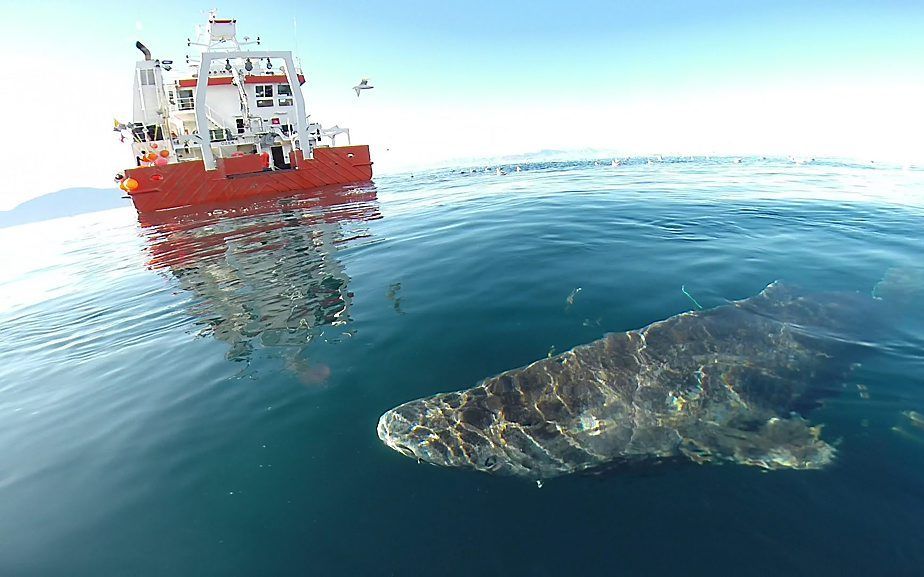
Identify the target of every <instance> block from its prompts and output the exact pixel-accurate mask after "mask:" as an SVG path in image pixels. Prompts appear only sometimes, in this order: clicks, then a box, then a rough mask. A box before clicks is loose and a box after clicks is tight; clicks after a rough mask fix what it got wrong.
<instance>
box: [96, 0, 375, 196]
mask: <svg viewBox="0 0 924 577" xmlns="http://www.w3.org/2000/svg"><path fill="white" fill-rule="evenodd" d="M187 44H188V46H190V47H193V46H195V47H198V48H201V50H202V51H201V54H200V55H199V57H198V58H190V57H188V56H187V61H186V65H187V66H186V69H185V70H184V71H180V70H177V71H174V65H173V62H172V61H171V60H160V59H154V58H152V56H151V53H150V51H149V50H148V49H147V47H145V46H144V45H143V44H141V43H140V42H138V43H137V44H136V47H137V48H138V49H139V50H140V51H141V53H142V54H143V55H144V60H140V61H138V62H137V63H136V65H135V81H134V112H133V119H132V122H131V123H127V124H123V123H120V122H118V121H116V123H115V127H114V130H115V131H116V132H119V133H120V134H121V138H122V139H123V141H130V142H131V147H132V152H133V153H134V156H135V165H136V166H135V167H134V168H130V169H127V170H125V171H124V172H123V173H120V174H119V175H117V176H116V180H117V181H118V182H119V188H121V189H122V190H123V191H125V192H127V193H128V195H129V196H130V198H131V199H132V202H133V203H134V204H135V208H136V209H137V210H138V211H139V212H150V211H156V210H163V209H169V208H176V207H181V206H190V205H199V204H211V203H216V202H226V201H234V200H240V199H244V198H249V197H252V196H259V195H265V194H278V193H285V192H288V191H293V192H294V191H307V190H311V189H315V188H318V187H323V186H328V185H332V184H346V183H351V182H362V181H368V180H370V179H371V178H372V160H371V158H370V155H369V147H368V146H365V145H360V146H353V145H350V144H349V140H350V132H349V130H348V129H344V128H340V127H339V126H334V127H331V128H328V129H325V128H323V127H322V126H321V125H320V124H318V123H314V122H309V119H308V115H307V113H306V105H305V99H304V96H303V95H302V91H301V86H302V84H304V83H305V77H304V75H303V74H302V72H301V70H300V69H299V67H298V65H297V63H296V61H295V59H294V57H293V55H292V53H291V52H288V51H267V50H250V49H248V48H246V47H247V46H250V45H253V44H257V45H259V44H260V38H259V37H257V38H256V40H254V41H250V39H249V38H248V37H246V36H245V37H244V41H243V42H240V41H238V39H237V22H236V21H235V20H229V19H219V18H217V16H215V14H214V13H213V14H212V15H211V16H210V18H209V20H208V24H207V26H206V27H205V29H204V30H203V32H202V33H201V34H199V35H198V36H197V39H196V40H195V41H193V40H188V41H187ZM368 88H372V86H371V85H369V83H368V81H367V80H363V81H362V82H361V83H360V84H359V85H358V86H356V87H354V89H355V90H356V94H357V97H358V96H359V94H360V91H361V90H365V89H368ZM340 136H345V137H346V139H347V142H348V145H347V146H337V145H336V139H337V138H338V137H340Z"/></svg>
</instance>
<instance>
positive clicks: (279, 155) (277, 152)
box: [270, 145, 291, 168]
mask: <svg viewBox="0 0 924 577" xmlns="http://www.w3.org/2000/svg"><path fill="white" fill-rule="evenodd" d="M270 150H271V151H272V152H273V166H275V167H276V168H291V166H290V165H289V163H288V162H286V156H285V154H284V153H283V152H282V146H281V145H280V146H274V147H272V148H271V149H270Z"/></svg>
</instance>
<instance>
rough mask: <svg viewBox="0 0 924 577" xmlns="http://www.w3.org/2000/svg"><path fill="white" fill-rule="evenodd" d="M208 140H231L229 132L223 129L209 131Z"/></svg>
mask: <svg viewBox="0 0 924 577" xmlns="http://www.w3.org/2000/svg"><path fill="white" fill-rule="evenodd" d="M209 138H210V139H211V141H212V142H218V141H220V140H231V131H230V130H226V129H224V128H212V129H210V130H209Z"/></svg>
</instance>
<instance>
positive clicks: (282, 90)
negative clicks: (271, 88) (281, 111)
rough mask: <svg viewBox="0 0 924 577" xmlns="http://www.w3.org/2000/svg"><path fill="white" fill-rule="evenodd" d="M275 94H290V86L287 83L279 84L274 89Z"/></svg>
mask: <svg viewBox="0 0 924 577" xmlns="http://www.w3.org/2000/svg"><path fill="white" fill-rule="evenodd" d="M276 94H278V95H279V96H292V87H291V86H289V85H288V84H280V85H279V87H278V88H277V89H276Z"/></svg>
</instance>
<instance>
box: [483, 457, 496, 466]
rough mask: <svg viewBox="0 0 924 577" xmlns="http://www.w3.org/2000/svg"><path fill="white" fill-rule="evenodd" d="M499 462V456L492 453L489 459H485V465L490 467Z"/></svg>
mask: <svg viewBox="0 0 924 577" xmlns="http://www.w3.org/2000/svg"><path fill="white" fill-rule="evenodd" d="M496 464H497V457H495V456H494V455H490V456H489V457H488V458H487V459H485V460H484V466H485V467H488V468H489V469H490V468H491V467H493V466H494V465H496Z"/></svg>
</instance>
